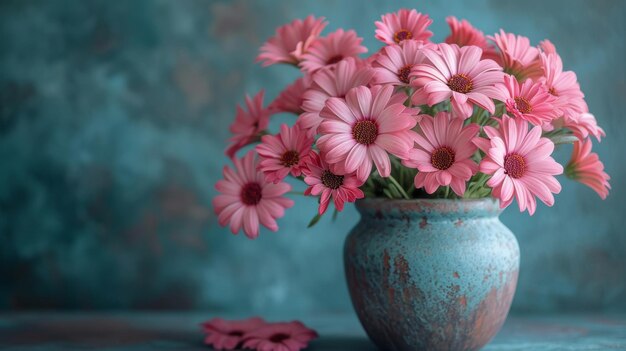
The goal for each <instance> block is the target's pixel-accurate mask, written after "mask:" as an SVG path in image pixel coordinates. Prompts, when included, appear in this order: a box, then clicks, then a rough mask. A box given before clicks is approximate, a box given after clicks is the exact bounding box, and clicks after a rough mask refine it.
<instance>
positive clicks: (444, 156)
mask: <svg viewBox="0 0 626 351" xmlns="http://www.w3.org/2000/svg"><path fill="white" fill-rule="evenodd" d="M430 163H431V164H432V165H433V167H435V168H437V169H440V170H442V171H443V170H446V169H448V168H450V167H452V165H453V164H454V151H453V150H452V149H451V148H449V147H447V146H442V147H440V148H438V149H436V150H434V151H433V153H432V154H431V155H430Z"/></svg>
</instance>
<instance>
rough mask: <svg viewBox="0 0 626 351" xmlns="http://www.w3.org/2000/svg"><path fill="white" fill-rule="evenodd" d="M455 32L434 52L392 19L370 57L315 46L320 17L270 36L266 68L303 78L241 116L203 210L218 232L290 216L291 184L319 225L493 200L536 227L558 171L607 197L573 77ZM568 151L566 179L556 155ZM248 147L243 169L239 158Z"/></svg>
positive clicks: (527, 50)
mask: <svg viewBox="0 0 626 351" xmlns="http://www.w3.org/2000/svg"><path fill="white" fill-rule="evenodd" d="M447 22H448V24H449V25H450V29H451V34H450V35H449V36H448V37H447V38H446V39H445V42H443V43H433V42H431V41H430V38H431V36H432V35H433V33H432V32H431V31H430V30H429V29H428V27H429V26H430V24H431V23H432V20H431V19H430V18H429V17H428V16H427V15H425V14H422V13H419V12H417V11H416V10H406V9H403V10H400V11H398V12H396V13H390V14H386V15H384V16H382V18H381V21H377V22H376V23H375V25H376V28H377V29H376V33H375V35H376V39H378V40H380V41H381V42H382V43H383V44H384V46H383V47H382V48H381V49H380V50H378V51H377V52H375V53H374V54H372V55H371V56H369V57H365V58H363V57H360V56H359V55H361V54H363V53H365V52H367V49H366V48H365V47H364V46H362V45H361V41H362V38H359V37H358V36H357V34H356V33H355V32H354V31H353V30H348V31H344V30H343V29H338V30H336V31H335V32H333V33H330V34H328V35H326V36H322V35H321V32H322V30H323V29H324V27H326V25H327V22H325V21H324V18H314V17H313V16H309V17H307V18H305V19H304V20H295V21H293V22H291V23H289V24H286V25H284V26H282V27H280V28H278V30H277V31H276V34H275V36H274V37H272V38H270V39H269V40H268V41H267V42H266V43H265V44H264V45H263V46H262V47H261V53H260V54H259V56H258V57H257V61H259V62H262V64H263V66H269V65H274V64H279V63H282V64H289V65H292V66H294V67H297V68H299V69H300V70H301V72H302V77H300V78H299V79H297V80H296V81H295V82H293V84H291V85H289V86H288V87H287V88H286V89H285V90H284V91H283V92H281V93H280V95H278V97H277V98H276V99H275V100H274V101H273V102H272V103H270V104H269V105H268V106H264V105H263V95H264V93H263V91H261V92H259V93H258V94H257V95H256V96H254V97H253V98H250V97H247V98H246V108H245V109H244V108H242V107H240V106H238V107H237V115H236V117H235V122H234V123H233V124H232V126H231V127H230V130H231V132H232V133H233V136H232V138H231V139H230V141H231V144H230V146H229V147H228V148H227V150H226V154H227V155H228V156H229V157H231V158H232V160H233V163H234V166H235V167H234V169H233V168H230V167H224V179H223V180H220V181H218V182H217V184H216V188H217V190H218V191H219V192H220V193H221V194H219V195H218V196H216V197H215V198H214V200H213V206H214V207H215V211H216V213H217V214H218V217H219V223H220V224H221V225H227V224H229V225H230V229H231V231H232V232H233V233H235V234H236V233H238V232H239V231H240V230H241V229H242V228H243V231H244V233H245V234H246V235H247V236H248V237H249V238H255V237H257V236H258V234H259V225H260V224H261V225H263V226H265V227H267V228H269V229H270V230H273V231H276V230H277V229H278V225H277V224H276V219H277V218H280V217H282V216H283V215H284V213H285V209H286V208H289V207H291V206H293V204H294V203H293V201H292V200H290V199H288V198H286V197H285V194H287V193H289V192H290V190H291V186H290V185H289V184H287V183H286V182H284V179H285V178H286V177H287V176H288V175H291V176H293V177H295V178H296V179H299V180H301V181H303V182H304V183H306V186H307V188H306V190H305V191H304V195H307V196H314V197H317V198H318V201H319V211H318V214H317V215H316V216H315V217H314V219H313V220H312V224H313V223H314V222H316V221H317V220H318V219H319V218H320V216H321V215H322V214H324V213H325V212H326V210H327V208H328V205H329V203H330V202H331V200H332V202H333V203H334V206H335V211H341V210H342V209H343V208H344V204H345V203H346V202H354V201H355V200H357V199H361V198H364V197H366V196H367V197H388V198H392V199H411V198H446V199H461V198H463V199H468V198H483V197H489V196H492V197H494V198H497V199H499V201H500V206H501V207H503V208H504V207H506V206H508V205H509V204H511V202H513V199H516V200H517V203H518V205H519V209H520V211H525V210H528V212H529V213H530V214H531V215H532V214H533V213H534V212H535V208H536V204H537V203H536V199H537V198H538V199H539V200H541V201H542V202H543V203H545V204H546V205H548V206H551V205H552V204H553V203H554V196H553V194H557V193H559V192H560V191H561V185H560V183H559V182H558V180H557V179H556V178H555V176H557V175H560V174H563V173H565V175H566V176H567V177H569V178H572V179H574V180H577V181H579V182H581V183H583V184H585V185H587V186H589V187H591V188H592V189H593V190H595V191H596V192H597V193H598V195H600V197H601V198H603V199H604V198H605V197H606V196H607V195H608V191H609V189H610V185H609V182H608V181H609V179H610V178H609V176H608V175H607V174H606V173H605V172H604V166H603V164H602V162H600V160H599V159H598V155H597V154H595V153H592V152H591V147H592V142H591V137H592V136H593V137H595V138H596V139H597V140H598V141H600V138H601V137H603V136H604V135H605V134H604V131H603V130H602V129H601V128H600V127H599V126H598V125H597V123H596V119H595V118H594V116H593V115H592V114H590V113H589V110H588V107H587V104H586V102H585V100H584V94H583V93H582V91H581V89H580V86H579V84H578V82H577V78H576V74H575V73H574V72H572V71H564V70H563V63H562V61H561V57H560V56H559V54H558V53H557V52H556V49H555V47H554V45H553V44H552V43H551V42H549V41H548V40H544V41H542V42H541V43H540V44H539V46H538V47H535V46H531V45H530V41H529V39H528V38H526V37H523V36H520V35H515V34H511V33H507V32H505V31H503V30H500V32H499V33H496V34H494V35H493V36H485V35H484V34H483V33H482V32H481V31H479V30H478V29H476V28H474V27H473V26H472V25H471V24H470V23H468V22H467V21H465V20H462V21H459V20H457V19H456V18H454V17H448V18H447ZM283 112H289V113H293V114H295V115H296V116H297V118H295V119H294V123H293V125H292V126H288V125H285V124H283V125H282V126H281V127H280V131H279V132H278V134H271V133H270V132H269V131H268V130H267V128H268V125H269V119H270V117H271V116H272V115H274V114H277V113H283ZM566 143H573V144H574V146H573V153H572V157H571V160H570V161H569V162H568V163H567V164H566V165H565V167H563V166H562V165H560V164H559V163H557V162H556V161H555V160H554V158H553V157H552V156H551V155H552V153H553V151H554V148H555V145H558V144H566ZM250 144H256V146H255V147H254V149H253V150H250V151H248V152H247V153H246V154H245V155H244V156H243V157H242V158H238V157H237V156H236V154H237V152H238V151H239V150H240V149H242V148H244V147H246V146H247V145H250Z"/></svg>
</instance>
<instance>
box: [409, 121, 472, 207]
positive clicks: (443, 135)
mask: <svg viewBox="0 0 626 351" xmlns="http://www.w3.org/2000/svg"><path fill="white" fill-rule="evenodd" d="M463 122H464V121H463V119H461V118H452V116H451V115H450V113H448V112H439V113H437V115H435V117H434V118H433V117H431V116H428V115H423V116H422V119H421V120H420V121H419V127H420V129H421V132H420V133H419V136H418V137H417V138H416V139H415V141H416V142H417V148H415V149H412V150H411V151H410V154H409V158H408V159H406V160H403V161H402V163H403V164H404V165H405V166H407V167H412V168H417V169H418V170H419V172H418V173H417V175H416V176H415V187H416V188H421V187H424V189H425V190H426V192H427V193H429V194H432V193H434V192H435V191H436V190H437V188H439V187H440V186H448V185H449V186H450V187H452V190H454V192H455V193H456V194H457V195H459V196H463V194H464V193H465V185H466V184H465V182H467V181H468V180H469V179H470V178H471V177H472V175H474V174H475V173H476V172H477V171H478V165H477V164H476V163H475V162H474V161H472V159H471V158H472V155H473V154H474V152H476V149H477V148H476V146H475V145H474V144H472V139H473V138H474V137H476V135H477V134H478V131H479V130H480V127H479V126H478V125H477V124H469V125H467V126H465V127H463Z"/></svg>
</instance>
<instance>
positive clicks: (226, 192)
mask: <svg viewBox="0 0 626 351" xmlns="http://www.w3.org/2000/svg"><path fill="white" fill-rule="evenodd" d="M233 163H234V164H235V171H233V170H232V169H231V168H230V167H228V166H225V167H224V171H223V175H224V179H222V180H220V181H218V182H217V183H216V184H215V189H217V191H219V192H220V193H221V194H219V195H217V196H216V197H214V198H213V207H214V209H215V213H216V214H217V215H218V221H219V223H220V225H221V226H224V225H226V223H230V231H231V232H232V233H233V234H237V232H239V230H240V229H241V228H242V227H243V231H244V233H245V234H246V236H248V238H250V239H254V238H256V237H257V236H258V235H259V222H260V223H261V224H262V225H264V226H265V227H267V228H268V229H270V230H272V231H277V230H278V225H277V224H276V220H275V219H276V218H280V217H282V216H283V215H284V214H285V209H286V208H289V207H291V206H293V201H292V200H290V199H287V198H285V197H283V196H282V195H284V194H285V193H287V192H288V191H289V190H291V186H290V185H289V184H287V183H278V184H273V183H269V182H267V181H266V180H265V177H264V176H263V173H261V172H257V167H258V162H257V160H256V158H255V157H254V153H253V152H252V151H249V152H248V153H247V154H246V155H245V156H244V157H243V158H241V159H234V160H233Z"/></svg>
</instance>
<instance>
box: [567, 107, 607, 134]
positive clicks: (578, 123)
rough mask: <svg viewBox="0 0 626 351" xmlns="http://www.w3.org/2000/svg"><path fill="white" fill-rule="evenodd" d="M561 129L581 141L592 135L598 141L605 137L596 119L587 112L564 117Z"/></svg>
mask: <svg viewBox="0 0 626 351" xmlns="http://www.w3.org/2000/svg"><path fill="white" fill-rule="evenodd" d="M563 127H565V128H567V129H569V130H571V131H572V132H573V133H574V135H575V136H576V137H577V138H578V139H579V140H581V141H583V140H585V139H587V138H588V137H589V136H590V135H593V136H594V137H595V138H596V139H597V140H598V141H600V139H601V138H602V137H604V136H606V133H605V132H604V129H602V128H600V127H599V126H598V122H597V121H596V118H595V117H594V116H593V115H592V114H591V113H588V112H585V113H580V114H577V115H572V116H570V117H566V118H565V123H564V124H563Z"/></svg>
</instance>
